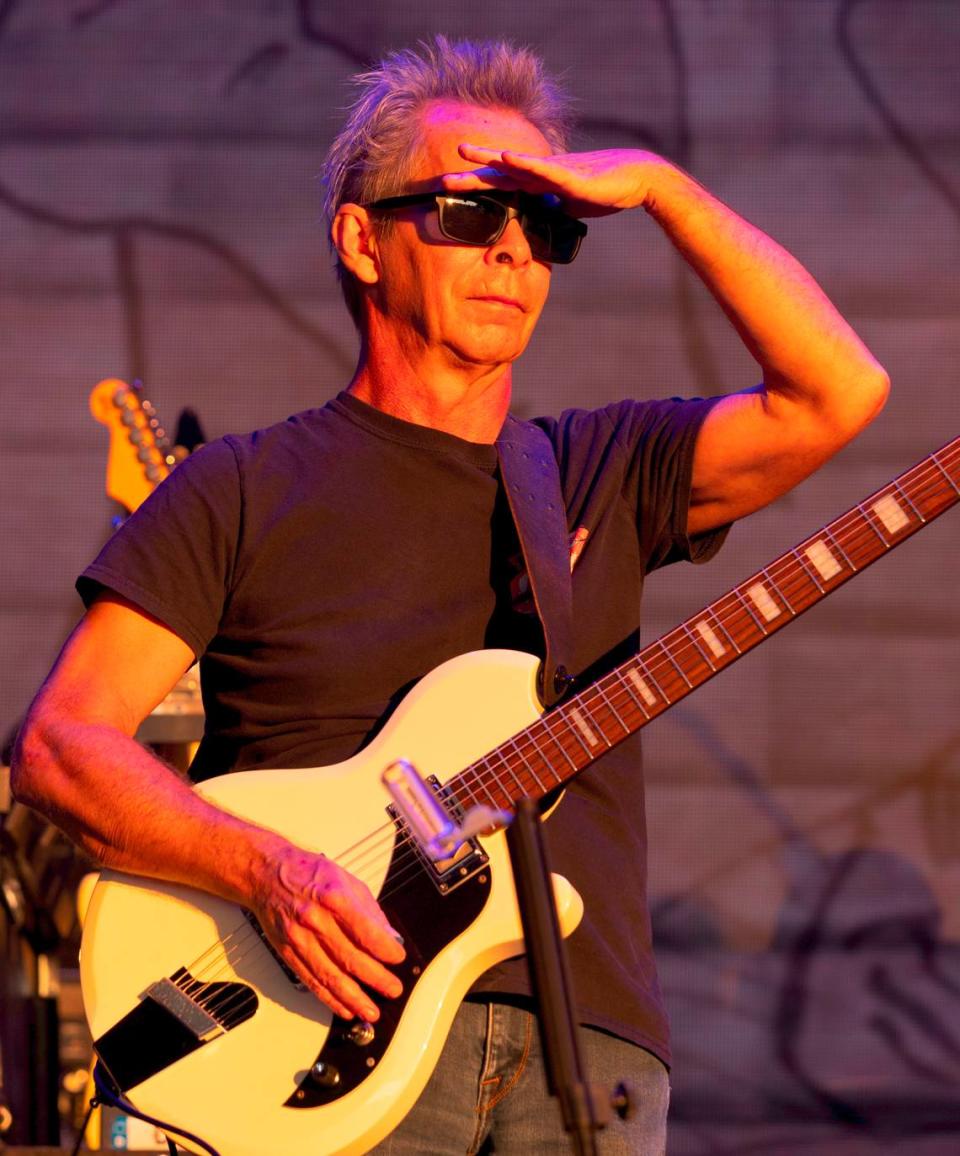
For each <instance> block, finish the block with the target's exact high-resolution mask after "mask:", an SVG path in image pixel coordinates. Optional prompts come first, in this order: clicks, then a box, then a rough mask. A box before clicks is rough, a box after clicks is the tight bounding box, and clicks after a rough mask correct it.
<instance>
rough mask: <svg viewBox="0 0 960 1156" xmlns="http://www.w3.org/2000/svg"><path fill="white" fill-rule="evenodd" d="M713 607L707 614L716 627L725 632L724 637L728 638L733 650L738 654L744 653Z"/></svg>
mask: <svg viewBox="0 0 960 1156" xmlns="http://www.w3.org/2000/svg"><path fill="white" fill-rule="evenodd" d="M713 606H716V603H715V602H714V604H713ZM713 606H709V607H707V613H708V614H709V615H710V617H711V618H712V619H713V621H714V625H715V626H718V627H719V628H720V630H722V631H723V633H724V635H725V636H726V639H727V641H728V642H729V643H730V645H731V646H732V647H733V649H734V650H735V651H736V652H737V654H742V653H743V651H742V650H741V649H740V647H739V646H738V645H737V640H736V639H735V638H734V637H733V635H732V634H731V633H730V631H729V630H727V628H726V627H725V626H724V625H723V622H722V621H721V619H720V616H719V614H717V612H716V611H715V610H714V609H713Z"/></svg>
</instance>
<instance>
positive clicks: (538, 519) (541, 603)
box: [497, 417, 573, 707]
mask: <svg viewBox="0 0 960 1156" xmlns="http://www.w3.org/2000/svg"><path fill="white" fill-rule="evenodd" d="M497 454H498V458H499V461H500V476H501V478H502V479H503V485H504V489H505V490H506V494H507V501H508V503H509V506H510V512H511V514H512V515H513V521H514V525H515V526H516V528H517V536H518V538H519V539H520V549H521V551H522V552H523V560H524V562H525V563H526V567H527V575H528V578H529V581H530V589H531V591H532V593H533V601H534V605H535V606H536V608H537V615H538V617H539V619H540V625H541V626H542V628H543V635H544V641H545V644H546V652H545V655H544V659H543V662H542V664H541V666H540V676H539V687H538V689H539V692H540V697H541V699H542V700H543V704H544V706H547V707H551V706H553V705H554V704H555V703H557V702H558V701H559V700H560V699H561V698H562V697H563V694H564V691H565V690H566V689H567V684H568V682H569V681H570V679H569V676H568V674H567V670H568V667H569V664H570V662H571V659H572V655H573V589H572V584H571V580H570V543H569V530H568V528H567V515H566V505H565V503H564V500H563V493H562V492H561V489H560V471H559V469H558V468H557V460H556V458H555V457H554V452H553V445H552V444H551V442H550V439H549V438H548V437H547V435H546V434H545V433H544V432H543V431H542V430H540V429H538V428H537V427H536V426H533V425H529V424H527V423H526V422H522V421H518V420H517V419H515V418H512V417H508V418H507V421H506V423H505V424H504V427H503V429H502V430H501V432H500V437H499V438H498V439H497Z"/></svg>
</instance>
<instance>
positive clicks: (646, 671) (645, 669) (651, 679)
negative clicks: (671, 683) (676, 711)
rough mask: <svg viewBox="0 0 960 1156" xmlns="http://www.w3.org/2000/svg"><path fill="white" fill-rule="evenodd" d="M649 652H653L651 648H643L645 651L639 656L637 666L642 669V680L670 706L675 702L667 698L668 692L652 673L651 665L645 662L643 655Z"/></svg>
mask: <svg viewBox="0 0 960 1156" xmlns="http://www.w3.org/2000/svg"><path fill="white" fill-rule="evenodd" d="M649 650H651V646H644V647H643V650H642V651H641V652H640V654H637V657H636V665H637V666H638V667H640V675H641V677H642V679H643V680H644V681H645V682H647V683H648V686H651V687H652V688H653V690H656V691H657V694H658V695H659V696H660V698H662V699H663V702H664V705H665V706H670V705H671V704H672V702H673V699H672V698H670V697H669V696H667V694H666V691H665V690H664V688H663V687H662V686H660V684H659V682H657V680H656V677H655V676H653V675H652V674H651V673H650V666H649V664H647V662H644V661H643V658H642V655H643V654H645V653H647V652H648V651H649Z"/></svg>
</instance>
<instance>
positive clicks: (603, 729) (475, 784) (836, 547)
mask: <svg viewBox="0 0 960 1156" xmlns="http://www.w3.org/2000/svg"><path fill="white" fill-rule="evenodd" d="M958 499H960V438H954V440H953V441H951V442H949V443H948V444H947V445H945V446H944V447H943V448H942V449H940V450H938V451H937V452H936V453H934V454H931V455H930V456H929V457H928V458H925V459H924V460H923V461H921V462H918V463H917V465H915V466H914V467H913V468H912V469H909V470H907V471H906V472H905V473H903V474H901V475H900V476H899V477H897V478H894V480H893V481H892V482H890V483H888V484H887V485H886V486H884V487H883V488H882V489H880V490H877V492H876V493H874V494H871V496H870V497H869V498H867V499H866V500H865V501H864V502H861V503H860V504H859V505H857V506H854V507H853V508H852V509H850V510H848V511H847V512H846V513H845V514H842V515H841V516H840V517H839V518H836V519H835V520H834V521H832V522H830V523H829V524H828V525H826V526H824V527H823V528H822V529H821V530H819V531H818V532H817V533H816V534H813V535H811V536H810V537H809V538H806V539H805V540H804V541H802V542H801V543H800V544H799V545H797V546H796V547H794V549H792V550H789V551H787V553H785V554H781V555H780V557H779V558H777V559H776V560H775V561H773V562H772V563H771V564H770V565H769V566H767V567H765V568H764V569H763V570H759V571H757V573H755V574H752V575H751V576H750V577H749V578H747V579H746V581H744V582H741V583H740V584H739V585H738V586H735V587H734V588H733V589H732V590H730V591H728V592H727V593H726V594H724V595H723V597H722V598H718V599H717V601H716V602H713V603H711V604H710V605H709V606H707V607H706V608H705V609H704V610H702V611H700V613H698V614H695V615H693V616H692V617H691V618H688V619H687V620H686V621H685V622H682V623H681V624H680V625H679V626H678V627H676V628H675V629H674V630H671V631H670V632H669V633H667V634H664V635H663V636H662V637H661V638H658V639H657V640H656V642H653V643H651V644H650V645H649V646H646V647H644V648H643V649H642V650H641V651H640V652H639V654H637V655H635V656H634V657H633V658H630V659H628V660H627V661H626V662H624V663H622V664H621V665H620V666H618V667H616V668H615V669H614V670H613V671H611V672H610V673H609V674H607V675H605V676H604V677H603V678H601V679H600V680H599V681H598V682H595V683H593V685H591V686H589V687H588V688H586V689H585V690H583V691H581V692H580V693H579V694H577V695H575V696H573V697H572V698H570V699H569V700H568V701H566V702H564V703H563V704H561V705H560V706H558V707H556V708H555V709H554V710H552V711H550V712H549V713H547V714H545V715H543V716H542V717H541V718H540V719H539V720H538V721H537V722H535V723H534V724H532V725H531V726H529V727H527V728H526V729H525V730H523V731H521V732H520V733H519V734H517V735H514V737H513V738H511V739H509V740H508V741H507V742H506V743H503V744H501V745H500V746H499V747H497V748H496V749H495V750H493V751H491V752H490V754H488V755H487V756H485V757H484V758H483V759H481V760H479V761H478V762H477V763H474V764H473V766H471V767H469V768H467V770H465V771H464V772H463V773H462V774H461V775H459V776H458V777H457V778H456V779H455V780H453V781H452V782H451V783H450V784H448V786H449V787H451V788H452V789H453V792H454V793H455V795H456V797H457V799H458V801H459V802H461V803H462V804H463V805H470V804H471V803H473V802H477V801H481V802H485V803H489V804H490V805H492V806H495V807H497V808H499V809H504V808H505V809H510V808H511V806H512V803H513V802H514V801H515V800H516V799H518V798H521V797H522V796H524V795H529V796H532V797H533V798H542V797H543V796H544V795H546V794H548V793H549V792H551V791H553V790H556V789H557V788H559V787H562V786H563V785H564V784H565V783H566V782H568V781H569V780H570V779H572V778H573V777H574V776H575V775H577V774H578V773H579V772H580V771H582V770H584V769H585V768H586V767H588V766H589V765H590V764H591V763H592V762H593V761H594V760H595V759H597V758H599V757H600V756H601V755H603V754H605V753H606V752H607V751H608V750H610V748H611V747H614V746H616V745H617V744H618V743H620V742H622V741H623V740H624V739H625V738H627V737H628V736H629V735H632V734H634V733H635V732H636V731H638V730H640V728H641V727H644V726H646V724H647V723H648V722H650V721H652V720H653V719H654V718H656V717H657V716H659V715H661V714H663V713H664V711H666V710H668V709H669V708H670V707H671V706H673V705H674V703H677V702H679V701H680V700H681V699H682V698H685V697H686V696H687V695H688V694H690V692H691V691H693V690H695V689H696V688H697V687H698V686H700V685H701V684H702V683H704V682H706V681H707V680H708V679H710V678H712V677H713V676H714V675H715V674H718V673H719V672H720V671H721V670H724V669H726V667H728V666H730V665H731V664H732V663H734V662H736V660H737V659H738V658H740V657H742V656H743V655H744V654H746V653H747V652H748V651H750V650H752V649H753V648H754V647H755V646H758V645H759V644H760V643H761V642H763V641H764V640H765V639H767V638H769V637H770V636H771V635H772V634H775V633H776V632H777V631H778V630H781V629H782V628H783V627H784V626H786V625H787V623H788V622H792V621H793V620H794V619H795V618H797V617H799V615H801V614H802V613H803V612H804V611H805V610H809V609H810V607H811V606H814V605H816V603H818V602H819V601H820V600H821V599H822V598H825V597H826V596H827V595H828V594H830V593H832V592H833V591H834V590H836V589H837V588H838V587H839V586H842V585H843V584H844V583H845V582H847V581H848V580H849V579H850V578H852V577H853V576H854V575H855V574H859V573H860V572H861V571H862V570H864V569H866V567H867V566H869V565H870V564H871V563H873V562H876V560H877V559H878V558H880V557H882V556H883V555H884V554H887V553H888V552H889V551H890V550H893V549H894V548H895V547H897V546H899V545H900V543H901V542H904V541H906V539H907V538H909V537H910V536H911V535H913V534H915V533H916V532H917V531H918V530H920V529H922V528H923V527H924V526H925V525H928V524H929V523H930V522H932V521H933V520H934V519H935V518H938V517H939V516H940V515H941V514H942V513H944V512H945V511H946V510H948V509H949V508H950V507H951V506H953V505H954V504H955V503H956V502H957V500H958Z"/></svg>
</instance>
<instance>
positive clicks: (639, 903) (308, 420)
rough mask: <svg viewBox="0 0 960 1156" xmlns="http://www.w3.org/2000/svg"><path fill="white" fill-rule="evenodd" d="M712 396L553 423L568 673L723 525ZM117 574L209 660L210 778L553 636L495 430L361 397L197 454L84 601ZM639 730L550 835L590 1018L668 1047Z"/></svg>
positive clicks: (556, 817)
mask: <svg viewBox="0 0 960 1156" xmlns="http://www.w3.org/2000/svg"><path fill="white" fill-rule="evenodd" d="M711 404H712V403H711V402H710V401H702V400H693V401H684V402H681V401H662V402H642V403H640V402H622V403H619V404H616V405H612V406H609V407H607V408H605V409H601V410H596V411H568V412H566V413H564V414H562V415H561V416H560V417H559V418H558V419H540V420H538V421H537V423H536V424H538V425H539V426H540V427H541V429H542V430H543V431H544V432H545V433H546V434H547V435H548V437H549V439H550V441H551V442H552V444H553V446H554V449H555V453H556V457H557V461H558V465H559V470H560V480H561V488H562V492H563V495H564V500H565V503H566V509H567V516H568V529H569V532H570V537H571V559H572V562H574V563H575V564H574V565H573V570H572V573H573V596H574V621H575V639H574V667H573V669H575V670H578V671H579V670H583V669H585V668H587V667H589V666H592V665H593V664H595V663H597V662H598V661H600V660H602V659H603V656H605V655H610V654H613V653H614V652H617V657H623V648H624V647H625V646H633V645H635V643H636V637H637V627H638V621H639V599H640V593H641V589H642V584H643V578H644V575H645V573H647V572H648V571H649V570H651V569H653V568H655V567H657V566H660V565H663V564H664V563H666V562H670V561H674V560H677V559H681V558H688V557H693V558H694V559H695V560H697V561H702V560H705V559H706V558H707V557H708V556H710V555H712V554H713V553H714V552H715V550H716V549H717V548H718V547H719V545H720V542H721V541H722V537H723V535H722V534H713V535H709V536H706V537H705V538H703V539H701V540H699V541H698V542H697V543H696V544H695V545H694V546H693V547H691V544H690V542H689V541H688V540H687V537H686V532H685V524H686V517H687V509H688V505H689V491H690V473H691V467H692V457H693V446H694V441H695V437H696V432H697V430H698V429H699V426H700V423H701V422H702V420H703V418H704V416H705V415H706V413H707V411H708V409H709V407H710V405H711ZM513 420H514V419H508V421H513ZM104 587H106V588H108V589H111V590H114V591H116V592H117V593H119V594H121V595H123V596H124V597H126V598H129V599H130V600H131V601H133V602H135V603H136V604H137V605H139V606H140V607H142V608H143V609H144V610H145V611H147V612H148V613H149V614H151V615H153V616H155V617H156V618H158V619H159V620H160V621H162V622H164V623H165V624H166V625H167V626H168V627H170V629H171V630H173V631H174V632H175V633H177V634H178V635H179V636H180V637H181V638H182V639H183V640H184V641H185V642H186V643H187V644H188V645H189V646H190V647H191V648H192V649H193V651H194V652H195V653H196V654H197V655H198V656H199V657H200V667H201V682H202V687H203V699H204V709H205V712H206V728H205V735H204V738H203V740H202V742H201V744H200V749H199V751H198V754H197V757H196V759H195V761H194V765H193V768H192V772H191V773H192V774H193V777H194V778H195V779H197V780H202V779H204V778H207V777H210V776H212V775H216V774H222V773H224V772H226V771H241V770H245V769H249V768H253V767H258V768H263V767H307V766H317V765H325V764H331V763H337V762H341V761H342V760H344V759H346V758H348V757H349V756H350V755H352V754H354V753H355V752H356V751H357V750H358V749H359V748H360V747H362V746H363V745H364V743H365V742H366V741H368V739H369V738H370V736H371V735H372V733H375V732H376V730H378V729H379V727H380V726H381V725H382V722H383V719H384V717H385V716H386V715H387V714H388V713H389V712H390V710H391V709H392V707H393V706H394V705H395V704H396V702H397V701H399V699H400V698H402V696H403V694H404V693H405V692H406V691H407V690H409V688H410V687H411V686H412V685H413V683H415V682H416V681H417V680H418V679H419V678H421V677H422V676H423V675H424V674H426V673H428V672H429V671H430V670H432V669H433V668H434V667H435V666H437V665H439V664H440V663H441V662H443V661H445V660H446V659H448V658H451V657H454V656H455V655H457V654H461V653H464V652H466V651H470V650H478V649H481V648H484V647H488V646H503V645H506V644H509V645H512V646H513V647H514V648H515V649H527V650H529V651H531V652H532V653H539V647H540V645H541V642H542V635H541V631H540V629H539V624H538V623H537V620H536V617H535V613H534V610H533V605H532V600H531V599H530V597H529V591H528V590H527V586H526V578H525V568H524V565H523V559H522V555H521V553H520V549H519V546H518V544H517V538H516V532H515V529H514V527H513V525H512V520H511V519H510V516H509V511H508V507H507V504H506V502H505V500H504V496H503V490H502V486H501V484H500V478H499V472H498V469H497V452H496V447H495V446H491V445H477V444H475V443H471V442H466V441H462V440H461V439H459V438H455V437H453V436H451V435H449V434H445V433H442V432H440V431H438V430H433V429H429V428H426V427H423V426H417V425H412V424H409V423H407V422H403V421H400V420H398V419H396V418H392V417H390V416H388V415H386V414H384V413H381V412H380V411H378V410H376V409H373V408H371V407H370V406H367V405H365V404H364V403H362V402H360V401H358V400H357V399H355V398H353V397H351V396H349V395H346V394H341V395H340V396H339V397H337V398H336V399H334V400H333V401H331V402H330V403H328V404H327V405H326V406H324V407H322V408H321V409H317V410H310V411H307V412H306V413H302V414H298V415H296V416H294V417H292V418H290V419H289V420H288V421H286V422H282V423H279V424H278V425H275V426H272V427H270V428H268V429H266V430H262V431H258V432H256V433H253V434H250V435H248V436H246V437H228V438H225V439H223V440H221V441H218V442H215V443H212V444H211V445H209V446H207V447H205V448H204V449H202V450H200V451H199V452H198V453H196V454H194V455H193V456H192V457H190V458H189V459H187V461H185V462H184V463H183V464H181V465H180V466H179V467H178V468H177V470H176V471H175V472H174V473H173V474H172V475H171V477H170V478H169V479H168V480H167V481H166V482H165V483H164V484H163V485H162V486H160V487H159V489H158V490H157V491H156V493H155V494H153V495H152V496H151V498H150V499H149V500H148V501H147V502H146V503H145V504H144V505H143V506H141V508H140V509H139V510H138V511H137V512H136V513H135V514H134V515H133V516H132V517H131V518H130V519H129V520H128V521H127V523H126V524H125V525H124V526H123V528H122V529H121V530H120V531H118V533H117V534H116V535H115V536H114V537H113V538H111V539H110V541H109V542H108V543H107V545H106V546H105V547H104V549H103V550H102V551H101V553H100V555H99V557H98V558H97V559H96V561H95V562H94V563H93V564H92V565H91V566H89V567H88V568H87V569H86V570H85V571H84V573H83V575H82V576H81V577H80V579H79V580H78V589H79V590H80V593H81V595H82V596H83V598H84V600H85V601H86V602H87V603H89V602H90V601H91V600H92V599H93V598H94V597H95V596H96V594H97V593H98V592H99V591H100V590H101V589H102V588H104ZM637 738H638V736H635V738H634V740H628V741H627V742H626V743H624V744H622V745H621V746H619V747H616V748H614V750H612V751H610V752H609V753H608V754H606V755H604V756H603V758H602V759H600V760H599V761H598V763H597V765H596V767H595V768H593V769H592V770H590V771H588V772H586V773H585V774H583V775H582V776H580V778H579V779H578V780H577V781H576V782H575V783H573V784H572V785H571V787H570V788H569V789H568V792H567V795H566V796H565V798H564V800H563V802H562V803H561V805H560V806H559V807H558V808H557V810H556V811H555V813H554V814H553V815H552V816H551V818H550V819H549V820H548V822H547V824H546V832H547V841H548V846H549V850H550V854H551V860H552V866H553V868H554V870H557V871H559V872H560V873H561V874H564V875H566V876H567V877H568V878H569V879H570V881H571V882H572V883H573V884H574V886H575V887H576V888H577V889H578V891H580V893H581V895H582V896H583V897H584V901H585V906H586V913H585V916H584V920H583V922H582V924H581V926H580V927H579V928H578V929H577V931H576V932H575V933H574V935H573V936H572V937H571V939H570V941H569V946H570V955H571V964H572V968H573V972H574V980H575V985H576V989H577V995H578V1004H579V1009H580V1013H581V1018H582V1020H583V1021H584V1022H587V1023H593V1024H596V1025H597V1026H600V1027H602V1028H605V1029H607V1030H609V1031H612V1032H614V1033H615V1034H618V1035H622V1036H624V1037H626V1038H628V1039H632V1040H635V1041H636V1042H637V1043H640V1044H642V1045H643V1046H645V1047H648V1048H650V1049H651V1050H652V1051H654V1052H655V1053H656V1054H657V1055H659V1056H661V1058H663V1059H664V1060H665V1061H668V1060H669V1044H668V1029H667V1022H666V1016H665V1013H664V1010H663V1007H662V1002H661V998H660V992H659V988H658V985H657V979H656V971H655V968H654V964H653V957H652V951H651V943H650V925H649V916H648V913H647V907H646V831H645V820H644V808H643V788H642V777H641V769H640V761H639V745H638V742H637ZM477 990H479V991H497V992H503V993H523V992H526V991H527V990H528V989H527V981H526V973H525V965H524V964H523V962H522V961H507V962H505V963H503V964H501V965H498V966H497V967H495V968H493V969H491V971H489V972H487V973H486V974H485V975H484V976H483V977H482V978H481V980H480V982H479V983H478V984H477Z"/></svg>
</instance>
